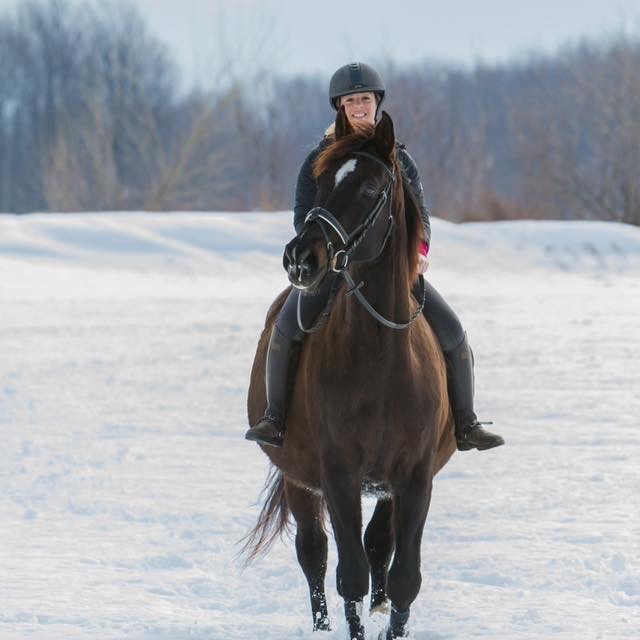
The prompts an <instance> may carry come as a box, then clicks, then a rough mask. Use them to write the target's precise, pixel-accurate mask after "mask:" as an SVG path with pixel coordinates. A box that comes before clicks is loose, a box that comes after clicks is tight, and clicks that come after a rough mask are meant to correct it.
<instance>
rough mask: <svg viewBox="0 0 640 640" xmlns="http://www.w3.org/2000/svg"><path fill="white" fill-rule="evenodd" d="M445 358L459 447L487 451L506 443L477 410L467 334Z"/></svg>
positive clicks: (471, 356) (471, 355) (463, 449)
mask: <svg viewBox="0 0 640 640" xmlns="http://www.w3.org/2000/svg"><path fill="white" fill-rule="evenodd" d="M445 358H446V361H447V377H448V386H449V398H450V400H451V405H452V407H453V418H454V421H455V425H456V441H457V444H458V449H459V450H460V451H468V450H469V449H479V450H480V451H483V450H484V449H492V448H493V447H499V446H500V445H502V444H504V440H503V438H502V437H501V436H499V435H496V434H494V433H491V432H489V431H487V430H486V429H484V428H483V426H482V423H481V422H479V421H478V418H477V417H476V414H475V412H474V410H473V384H474V381H473V354H472V353H471V348H470V347H469V343H468V342H467V335H466V334H465V336H464V340H463V341H462V342H461V343H460V344H459V345H458V346H457V347H456V348H455V349H453V350H452V351H450V352H449V353H446V354H445Z"/></svg>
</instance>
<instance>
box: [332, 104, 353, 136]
mask: <svg viewBox="0 0 640 640" xmlns="http://www.w3.org/2000/svg"><path fill="white" fill-rule="evenodd" d="M350 133H353V127H352V126H351V123H350V122H349V118H347V113H346V111H345V110H344V107H340V109H338V115H337V116H336V140H338V139H340V138H342V137H343V136H348V135H349V134H350Z"/></svg>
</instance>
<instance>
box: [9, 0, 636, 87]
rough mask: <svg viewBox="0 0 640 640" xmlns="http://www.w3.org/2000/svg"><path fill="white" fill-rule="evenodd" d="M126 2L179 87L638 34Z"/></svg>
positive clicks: (503, 17) (483, 0) (398, 10)
mask: <svg viewBox="0 0 640 640" xmlns="http://www.w3.org/2000/svg"><path fill="white" fill-rule="evenodd" d="M21 1H24V0H0V8H3V7H15V6H17V5H18V4H19V3H20V2H21ZM43 1H44V0H43ZM66 1H68V2H79V1H82V0H66ZM129 1H130V2H131V3H132V4H134V5H135V6H137V7H138V8H139V10H140V12H141V13H142V14H143V16H145V18H146V19H147V21H148V24H149V26H150V28H151V29H152V31H153V32H154V33H155V34H156V35H157V36H158V37H159V38H160V39H161V40H163V41H164V42H166V43H167V44H168V45H169V46H170V47H171V49H172V50H173V52H174V56H175V58H176V59H177V60H178V62H179V63H180V65H181V68H182V69H183V71H184V73H185V78H187V79H200V80H203V81H205V82H206V81H207V80H208V79H210V78H211V76H212V75H215V74H219V73H220V72H221V67H225V66H226V67H233V68H234V69H235V70H238V69H240V70H242V71H243V72H244V71H245V70H252V69H255V68H256V66H259V67H260V68H266V69H269V70H270V71H272V72H275V73H277V74H281V75H288V74H292V73H316V74H322V75H330V74H331V73H332V72H333V71H334V70H335V69H336V68H337V67H339V66H341V65H343V64H345V63H347V62H351V61H354V60H361V61H365V62H372V63H376V62H378V61H391V62H394V63H396V64H400V65H403V64H406V63H411V62H420V61H422V60H424V59H430V60H434V61H440V62H449V63H457V64H462V65H474V64H476V63H479V62H483V63H494V62H504V61H507V60H511V59H516V58H522V57H525V56H527V55H529V54H531V53H550V52H553V51H554V50H556V49H557V48H558V47H560V46H562V45H564V44H566V43H570V42H575V41H576V40H577V39H578V38H580V37H582V36H592V37H594V36H595V37H600V36H605V35H606V34H609V33H612V32H615V31H620V30H625V31H627V32H632V33H636V34H637V33H640V0H536V1H535V2H532V1H531V0H526V1H523V0H511V1H510V0H448V1H446V2H443V1H442V0H438V1H433V0H364V2H358V3H353V2H352V3H347V2H344V0H322V1H321V2H313V3H311V2H306V1H303V0H262V1H258V0H129ZM221 59H224V62H223V63H220V60H221Z"/></svg>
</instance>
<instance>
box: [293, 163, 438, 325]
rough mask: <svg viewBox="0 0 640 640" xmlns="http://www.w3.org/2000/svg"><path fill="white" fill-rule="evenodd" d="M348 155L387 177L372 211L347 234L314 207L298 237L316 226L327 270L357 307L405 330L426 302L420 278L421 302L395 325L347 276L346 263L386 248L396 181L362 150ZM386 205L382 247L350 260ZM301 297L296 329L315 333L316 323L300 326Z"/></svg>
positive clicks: (372, 259)
mask: <svg viewBox="0 0 640 640" xmlns="http://www.w3.org/2000/svg"><path fill="white" fill-rule="evenodd" d="M351 155H356V156H363V157H365V158H369V159H371V160H374V161H375V162H377V163H378V164H379V165H380V166H381V167H382V168H383V169H384V170H385V172H386V173H387V175H388V176H389V181H388V182H387V184H386V186H385V188H384V189H383V190H382V192H381V193H380V195H379V196H378V200H377V201H376V203H375V204H374V205H373V208H372V209H371V211H370V212H369V213H368V214H367V215H366V217H365V219H364V220H363V221H362V222H361V223H360V224H359V225H358V226H357V227H356V228H355V229H354V230H353V231H352V232H351V233H348V232H347V231H346V230H345V228H344V227H343V226H342V225H341V224H340V222H339V221H338V219H337V218H336V216H335V215H333V213H331V211H329V210H328V209H325V208H324V207H314V208H313V209H311V210H310V211H309V213H308V214H307V217H306V218H305V220H304V228H303V230H302V233H301V234H300V235H301V237H302V235H304V232H305V230H306V228H308V227H307V225H310V224H311V223H313V222H315V223H316V224H317V225H318V226H319V227H320V231H321V232H322V235H323V236H324V239H325V242H326V249H327V256H328V260H329V268H330V270H331V271H332V272H333V273H337V274H338V275H339V276H341V277H342V278H344V280H345V281H346V283H347V285H348V286H349V290H348V291H347V295H352V294H355V296H356V298H357V299H358V301H359V302H360V304H362V306H363V307H364V308H365V309H366V310H367V311H368V312H369V313H370V314H371V315H372V316H373V317H374V318H375V319H376V320H377V321H378V322H380V323H381V324H383V325H385V326H386V327H389V328H390V329H406V328H407V327H409V326H410V325H412V324H413V323H414V322H415V320H416V319H417V318H418V316H419V315H420V313H421V312H422V309H423V308H424V304H425V300H426V289H425V286H424V278H423V277H422V276H419V280H420V286H421V289H422V296H421V297H422V300H421V303H420V306H419V307H418V308H417V309H416V311H415V312H414V313H413V314H412V316H411V317H410V318H409V320H408V321H407V322H403V323H397V322H392V321H391V320H387V318H385V317H384V316H382V315H380V314H379V313H378V312H377V311H376V310H375V309H374V308H373V307H372V306H371V304H370V303H369V302H368V301H367V299H366V298H365V297H364V295H363V294H362V292H361V291H360V288H361V287H362V286H363V285H364V282H360V283H359V284H356V283H355V282H354V280H353V278H352V277H351V274H350V273H349V271H348V266H349V264H350V263H352V262H369V263H370V262H375V261H376V260H377V259H378V258H379V257H380V256H381V255H382V252H383V251H384V250H385V247H386V246H387V242H388V240H389V238H390V237H391V232H392V230H393V224H394V221H393V215H392V212H391V202H392V197H391V196H392V195H393V192H392V191H391V189H392V187H393V185H394V184H395V181H396V177H395V175H394V173H393V171H391V169H389V167H387V165H386V164H385V163H384V162H383V161H382V160H380V158H376V156H374V155H372V154H370V153H367V152H365V151H354V152H353V153H352V154H351ZM390 192H391V195H389V194H390ZM387 203H388V204H389V217H388V219H387V230H386V232H385V236H384V239H383V241H382V244H381V245H380V249H379V250H378V251H377V253H376V254H375V255H374V256H371V257H368V258H359V259H357V260H352V255H353V253H354V252H355V251H356V249H357V248H358V246H359V245H360V244H361V243H362V241H363V240H364V238H365V236H366V235H367V233H368V232H369V231H370V230H371V229H372V228H373V227H374V225H375V224H376V221H377V220H378V216H379V215H380V212H381V211H382V210H383V209H384V208H385V205H386V204H387ZM331 230H333V231H334V232H335V234H336V235H337V236H338V237H339V238H340V242H341V243H342V246H341V247H340V248H339V249H338V251H336V250H335V248H334V245H333V243H332V242H331V239H330V231H331ZM301 298H302V296H298V313H297V316H298V326H299V327H300V329H301V330H302V331H304V332H305V333H313V332H314V331H316V330H317V328H318V324H319V323H316V324H315V325H314V326H313V327H312V328H311V329H306V328H305V327H304V326H303V325H302V315H301V310H300V306H301ZM332 300H333V298H330V300H329V302H328V304H327V308H330V307H331V303H332Z"/></svg>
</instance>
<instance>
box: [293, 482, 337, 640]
mask: <svg viewBox="0 0 640 640" xmlns="http://www.w3.org/2000/svg"><path fill="white" fill-rule="evenodd" d="M285 491H286V494H287V502H288V504H289V508H290V509H291V513H292V514H293V517H294V519H295V521H296V553H297V555H298V562H299V564H300V566H301V567H302V571H303V572H304V575H305V577H306V579H307V584H308V585H309V597H310V600H311V615H312V617H313V630H314V631H330V630H331V625H330V622H329V613H328V612H327V598H326V595H325V591H324V578H325V575H326V573H327V536H326V534H325V532H324V528H323V526H322V501H321V499H320V498H319V497H318V496H316V495H314V494H313V493H311V492H310V491H307V490H306V489H301V488H299V487H296V486H295V485H293V484H291V483H290V482H286V483H285Z"/></svg>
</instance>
